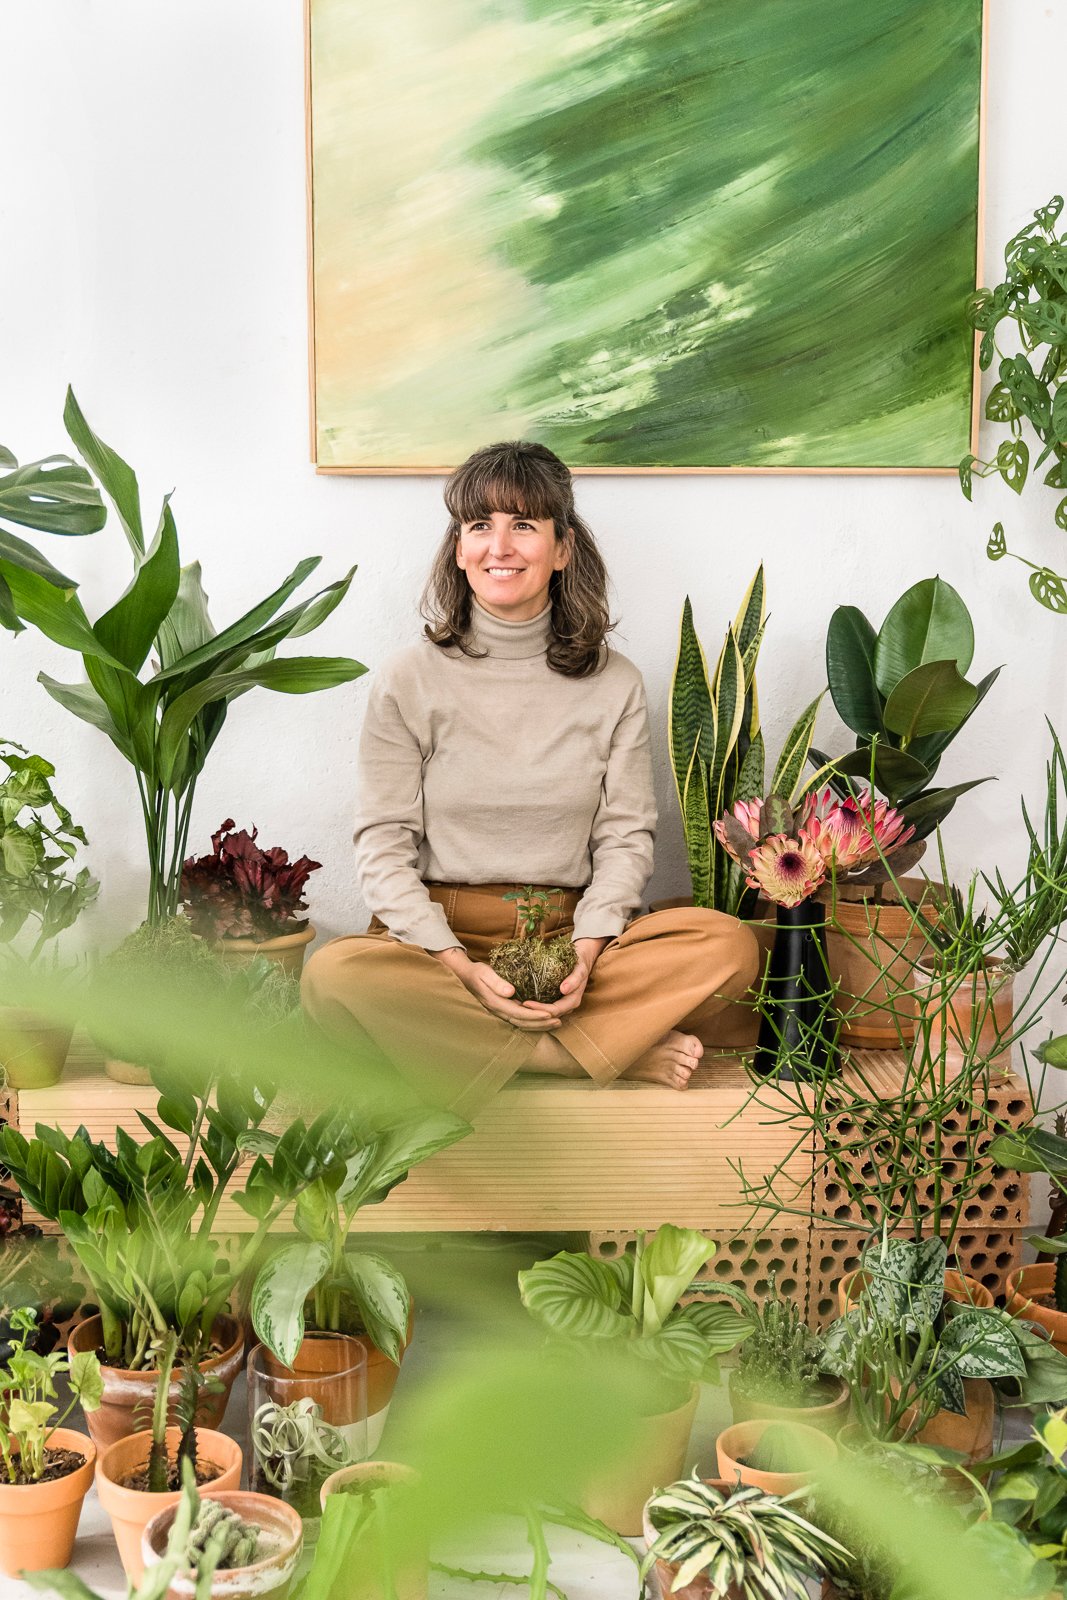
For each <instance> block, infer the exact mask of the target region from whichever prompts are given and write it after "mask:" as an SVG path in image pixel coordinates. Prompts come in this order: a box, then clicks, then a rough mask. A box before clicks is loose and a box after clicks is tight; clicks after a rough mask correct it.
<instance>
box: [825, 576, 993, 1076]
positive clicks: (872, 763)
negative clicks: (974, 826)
mask: <svg viewBox="0 0 1067 1600" xmlns="http://www.w3.org/2000/svg"><path fill="white" fill-rule="evenodd" d="M973 655H974V627H973V624H972V622H971V617H970V613H969V612H968V610H967V607H966V605H965V604H964V602H963V600H962V599H961V598H960V596H959V595H958V594H957V592H956V590H955V589H953V588H952V586H951V585H950V584H948V583H945V582H944V580H943V579H942V578H939V577H935V578H925V579H923V580H922V582H920V583H917V584H914V585H913V586H912V587H911V588H910V589H908V590H907V591H906V593H904V594H903V595H901V597H900V599H899V600H897V601H896V602H895V603H894V605H893V606H892V607H891V608H890V610H889V613H888V615H887V616H886V618H885V620H884V622H883V623H882V625H881V627H880V628H879V629H878V630H877V631H876V630H875V628H874V626H873V625H872V624H871V622H870V621H869V620H868V619H867V617H866V616H865V615H864V614H863V612H862V611H860V610H859V609H858V608H857V607H856V606H848V605H845V606H839V607H838V608H837V610H836V611H835V612H834V614H833V616H832V617H831V618H830V625H829V628H828V630H827V635H826V675H827V679H828V681H829V684H830V695H831V698H832V699H833V702H834V706H835V707H836V709H837V712H838V715H839V716H840V717H841V720H842V721H843V722H844V723H845V726H846V727H848V728H849V729H851V731H852V732H853V734H854V735H855V739H856V745H855V748H854V749H853V750H851V751H849V752H847V753H845V754H843V755H841V756H839V757H837V758H834V759H833V760H831V759H830V758H829V757H828V756H827V755H826V754H825V753H824V752H822V751H816V750H813V751H812V752H811V754H812V758H813V759H815V760H817V761H819V762H820V763H826V762H829V764H830V766H831V768H832V769H833V770H832V775H831V777H830V780H829V781H830V783H831V784H832V785H833V787H834V788H835V789H836V790H837V792H838V793H839V795H840V796H841V798H842V799H843V800H847V798H848V797H849V795H850V794H851V793H852V792H853V780H856V779H858V780H860V781H861V782H867V783H871V784H873V787H874V789H875V790H876V791H877V792H878V793H879V794H880V795H881V796H883V797H884V799H885V801H886V802H887V803H888V805H890V806H892V807H893V809H894V810H896V811H899V812H900V814H901V816H902V817H903V819H904V825H905V826H906V827H907V828H910V829H911V830H912V839H913V841H914V844H913V846H912V847H911V848H910V850H909V851H908V853H907V854H906V855H905V856H902V857H900V858H898V863H897V868H896V871H897V873H904V872H906V871H908V870H909V868H910V867H911V866H912V865H913V864H914V863H915V861H917V860H918V858H919V854H920V851H919V848H918V847H919V845H920V844H921V842H922V840H924V839H926V838H927V837H928V835H930V834H931V833H933V831H934V829H935V827H936V826H937V825H938V823H940V822H943V821H944V819H945V818H946V817H947V816H948V814H949V812H950V811H951V810H952V808H953V806H954V805H955V803H956V801H957V800H958V799H959V798H960V796H961V795H963V794H966V793H967V791H968V790H970V789H973V788H974V787H975V785H976V784H978V783H982V782H985V781H987V780H985V779H982V778H973V779H969V780H967V781H966V782H963V783H957V784H950V785H939V786H938V785H935V784H934V783H933V779H934V777H935V775H936V774H937V770H938V767H939V765H940V762H941V759H942V757H943V756H944V753H945V751H946V750H947V749H948V747H949V745H950V744H951V743H952V740H953V739H954V738H955V737H956V735H957V734H958V733H959V732H960V730H961V729H962V728H963V727H964V725H965V724H966V723H967V721H968V720H969V718H970V717H971V716H972V715H973V713H974V712H975V711H976V710H977V709H978V707H979V706H980V705H981V703H982V701H983V700H984V699H985V697H986V695H987V694H988V693H989V690H990V689H991V688H992V687H993V684H994V683H995V682H996V679H997V676H998V674H999V672H1000V668H999V667H997V668H994V669H993V671H992V672H989V673H987V674H986V676H985V677H984V678H982V679H981V681H980V682H978V683H977V684H974V683H970V682H969V681H968V680H967V678H966V677H965V676H964V674H965V673H966V672H967V671H968V669H969V667H970V665H971V661H972V658H973ZM917 887H918V888H919V889H922V887H923V886H922V884H921V883H920V884H919V885H917ZM824 894H825V896H826V897H827V898H828V899H829V903H830V910H831V923H832V928H833V931H832V933H831V937H830V939H829V941H828V951H829V955H830V967H831V972H832V975H833V977H834V979H835V981H836V982H837V984H838V990H839V1004H840V1006H841V1008H842V1011H843V1015H844V1038H845V1040H846V1041H847V1042H848V1043H851V1044H858V1045H871V1046H882V1047H883V1048H884V1047H887V1046H892V1047H894V1048H895V1047H898V1046H899V1045H901V1044H906V1043H908V1042H910V1040H911V1039H912V1038H913V1037H914V1033H915V1012H914V1005H913V1004H911V1005H909V1004H907V1002H906V1000H905V991H906V987H907V983H906V979H907V973H908V971H909V970H910V967H911V966H913V965H914V963H915V961H916V960H917V959H918V957H919V956H920V955H921V954H922V951H923V948H924V943H925V940H924V933H923V927H922V921H921V918H920V917H919V916H918V915H917V913H916V911H915V909H914V907H913V906H911V905H910V904H907V903H905V902H904V901H902V898H901V894H900V882H899V880H898V878H897V876H895V875H894V874H878V875H876V876H875V877H873V878H871V879H868V880H866V881H865V880H864V878H863V877H862V876H861V877H859V878H857V879H854V880H853V881H852V882H850V883H849V884H841V883H839V882H836V881H834V882H832V883H831V884H829V885H828V886H827V889H826V890H825V891H824ZM886 974H888V975H889V978H890V980H891V989H892V993H893V996H894V1004H893V1005H892V1006H888V1005H886V1004H883V1001H884V1000H885V998H886V996H885V975H886ZM894 980H895V981H894Z"/></svg>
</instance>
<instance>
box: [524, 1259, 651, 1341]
mask: <svg viewBox="0 0 1067 1600" xmlns="http://www.w3.org/2000/svg"><path fill="white" fill-rule="evenodd" d="M519 1290H520V1293H521V1295H522V1303H523V1305H524V1306H525V1307H526V1309H527V1311H529V1313H530V1315H531V1316H533V1317H534V1318H536V1320H537V1321H538V1322H539V1323H540V1324H541V1326H542V1327H544V1328H546V1329H547V1330H548V1332H549V1333H554V1334H557V1335H560V1336H565V1337H568V1338H578V1339H585V1338H596V1339H605V1338H618V1337H621V1336H622V1335H624V1334H626V1333H628V1332H630V1331H631V1330H632V1329H633V1319H632V1318H631V1317H630V1315H629V1312H628V1311H623V1310H621V1309H620V1306H621V1301H622V1292H621V1289H620V1286H619V1280H618V1278H617V1277H616V1276H615V1274H614V1273H613V1272H612V1271H611V1270H610V1268H609V1267H608V1265H607V1264H606V1263H605V1262H602V1261H596V1260H594V1259H593V1258H592V1257H591V1256H587V1255H582V1254H578V1253H575V1252H571V1251H567V1250H562V1251H560V1253H559V1254H558V1255H555V1256H553V1257H552V1258H551V1259H550V1260H548V1261H538V1262H536V1263H535V1264H534V1265H533V1266H532V1267H528V1268H527V1269H526V1271H524V1272H520V1273H519Z"/></svg>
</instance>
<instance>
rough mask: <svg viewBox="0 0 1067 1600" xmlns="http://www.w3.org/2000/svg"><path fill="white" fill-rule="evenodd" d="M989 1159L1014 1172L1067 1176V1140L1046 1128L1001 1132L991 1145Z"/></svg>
mask: <svg viewBox="0 0 1067 1600" xmlns="http://www.w3.org/2000/svg"><path fill="white" fill-rule="evenodd" d="M988 1153H989V1159H990V1160H991V1161H993V1162H995V1163H996V1165H997V1166H998V1167H1005V1168H1007V1169H1008V1171H1011V1172H1046V1173H1048V1175H1049V1177H1050V1178H1052V1177H1055V1178H1062V1177H1067V1139H1065V1138H1063V1137H1062V1135H1061V1134H1058V1133H1049V1132H1048V1131H1047V1130H1046V1129H1045V1128H1023V1129H1020V1130H1019V1131H1018V1132H1017V1133H1015V1132H1013V1133H1000V1134H998V1135H997V1137H996V1138H995V1139H994V1140H993V1142H992V1144H991V1145H990V1146H989V1152H988Z"/></svg>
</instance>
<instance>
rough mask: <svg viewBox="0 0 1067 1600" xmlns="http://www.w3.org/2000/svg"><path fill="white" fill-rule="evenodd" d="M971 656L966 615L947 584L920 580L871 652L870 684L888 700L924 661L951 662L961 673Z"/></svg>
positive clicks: (898, 605) (902, 600) (900, 603)
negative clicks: (872, 668) (871, 680)
mask: <svg viewBox="0 0 1067 1600" xmlns="http://www.w3.org/2000/svg"><path fill="white" fill-rule="evenodd" d="M973 656H974V628H973V626H972V623H971V615H970V612H969V611H968V610H967V607H966V606H965V605H964V603H963V601H962V599H961V598H960V596H959V595H958V594H957V593H956V591H955V589H954V588H953V587H952V585H951V584H949V583H945V581H944V580H943V579H942V578H924V579H923V580H922V581H921V582H920V583H916V584H914V585H913V586H912V587H911V588H910V589H909V590H908V591H907V592H906V593H905V594H902V595H901V597H900V599H899V600H898V601H897V602H896V604H895V605H894V606H893V608H892V610H891V611H890V613H889V615H888V616H887V617H886V619H885V621H884V622H883V623H882V626H881V628H880V629H879V632H878V638H877V640H876V641H875V646H874V676H875V682H876V683H877V685H878V688H879V689H880V690H881V692H882V694H883V695H884V696H885V697H886V699H888V698H889V696H890V695H891V694H892V692H893V690H894V689H895V688H896V686H897V684H898V683H899V682H900V680H901V678H904V677H906V676H907V674H908V673H909V672H914V670H915V668H916V667H921V666H924V665H925V663H926V662H927V661H954V662H955V663H956V665H957V667H958V668H959V669H960V671H961V672H966V671H967V668H968V667H969V666H970V664H971V660H972V658H973Z"/></svg>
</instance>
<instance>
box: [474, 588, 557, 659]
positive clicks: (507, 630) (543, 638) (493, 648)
mask: <svg viewBox="0 0 1067 1600" xmlns="http://www.w3.org/2000/svg"><path fill="white" fill-rule="evenodd" d="M551 629H552V603H551V601H549V603H548V605H547V606H546V607H545V609H544V610H543V611H542V612H540V613H539V614H538V615H537V616H536V617H531V618H530V619H529V621H527V622H505V621H504V619H503V618H502V617H494V616H493V614H492V612H491V611H486V609H485V607H484V606H481V605H479V603H478V601H477V600H475V601H474V604H473V605H472V606H471V631H470V637H471V643H472V644H473V645H474V647H475V648H476V649H477V650H485V651H487V652H488V654H489V655H491V656H496V657H497V658H498V659H501V660H504V661H523V660H526V659H528V658H529V657H532V656H543V655H544V653H545V651H546V650H547V649H548V640H549V635H550V633H551Z"/></svg>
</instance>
